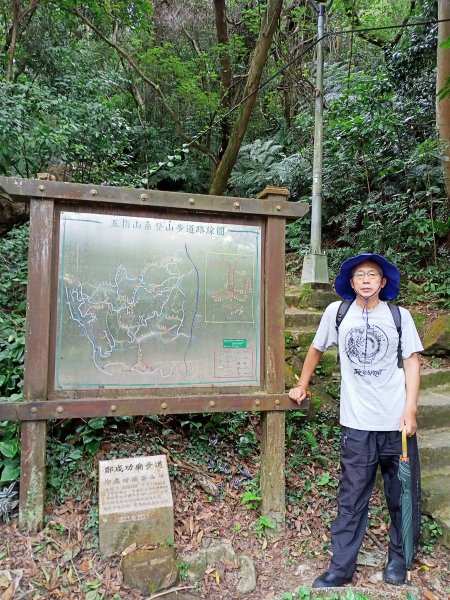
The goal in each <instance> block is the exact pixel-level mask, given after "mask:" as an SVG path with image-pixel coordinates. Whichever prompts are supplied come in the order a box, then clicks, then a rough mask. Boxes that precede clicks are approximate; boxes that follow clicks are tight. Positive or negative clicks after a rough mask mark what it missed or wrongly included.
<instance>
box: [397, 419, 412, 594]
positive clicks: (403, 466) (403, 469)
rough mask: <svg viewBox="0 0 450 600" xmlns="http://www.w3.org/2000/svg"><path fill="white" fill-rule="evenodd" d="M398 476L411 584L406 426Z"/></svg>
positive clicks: (409, 583)
mask: <svg viewBox="0 0 450 600" xmlns="http://www.w3.org/2000/svg"><path fill="white" fill-rule="evenodd" d="M398 478H399V479H400V484H401V492H400V507H401V513H402V545H403V556H404V558H405V564H406V571H407V576H406V581H407V584H408V585H411V565H412V560H413V515H412V513H413V510H412V504H413V503H412V495H411V466H410V464H409V458H408V446H407V441H406V427H404V428H403V431H402V454H401V456H400V462H399V467H398Z"/></svg>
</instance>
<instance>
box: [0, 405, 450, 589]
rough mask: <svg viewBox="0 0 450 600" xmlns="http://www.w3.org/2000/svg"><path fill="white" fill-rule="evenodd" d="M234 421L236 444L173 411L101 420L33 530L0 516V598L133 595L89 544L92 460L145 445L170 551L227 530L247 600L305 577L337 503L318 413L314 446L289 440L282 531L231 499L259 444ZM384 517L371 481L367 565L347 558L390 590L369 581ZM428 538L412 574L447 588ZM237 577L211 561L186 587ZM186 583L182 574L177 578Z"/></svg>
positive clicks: (212, 585) (423, 583) (446, 567)
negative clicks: (120, 424) (91, 449)
mask: <svg viewBox="0 0 450 600" xmlns="http://www.w3.org/2000/svg"><path fill="white" fill-rule="evenodd" d="M127 426H129V425H127ZM239 426H240V429H241V431H240V432H239V435H244V436H245V435H250V432H254V434H255V438H254V442H255V444H254V445H253V444H252V445H242V444H241V445H239V437H238V438H236V439H235V441H234V442H235V443H232V442H231V440H230V439H227V437H226V436H222V435H221V433H220V431H219V432H216V433H214V432H213V433H210V434H208V436H205V437H206V438H207V439H205V440H202V439H201V436H202V434H200V436H199V435H198V433H195V434H193V433H191V432H190V430H189V429H186V428H185V427H184V426H183V425H182V424H181V421H180V420H179V419H171V418H170V417H165V419H164V420H162V421H157V422H156V421H152V420H149V419H146V418H142V419H140V420H134V421H133V423H132V427H130V429H129V430H122V431H117V432H114V431H109V432H108V435H109V437H108V436H106V437H105V436H104V438H103V443H102V446H101V448H100V450H99V451H98V452H97V454H96V455H95V457H93V458H92V459H90V460H86V462H85V464H84V465H83V466H80V465H78V467H77V468H78V469H81V470H74V467H73V465H70V464H69V465H68V471H67V473H66V476H67V479H66V480H64V481H62V483H61V485H60V486H59V488H58V489H51V490H50V493H49V498H48V504H47V511H46V527H45V529H44V530H43V531H41V532H40V533H38V534H36V535H33V536H27V535H23V534H22V533H20V531H19V530H18V524H17V519H16V518H14V519H13V520H12V521H11V522H10V523H3V524H1V525H0V569H3V570H10V571H11V572H12V575H13V577H15V581H16V583H17V586H16V588H17V589H16V591H15V594H13V595H9V593H8V590H10V591H12V590H13V586H12V585H9V587H8V585H7V584H6V583H5V580H4V579H2V577H1V575H0V590H1V591H2V592H3V596H2V600H9V599H10V598H15V599H21V598H29V599H31V600H38V599H44V598H67V599H69V600H75V599H84V598H86V599H87V600H100V599H102V598H104V599H105V600H106V599H108V600H112V599H114V600H118V599H122V600H123V599H137V598H144V596H142V595H141V594H140V593H139V592H137V591H136V590H132V589H130V588H128V587H127V586H126V585H125V584H124V583H123V580H122V573H121V570H120V558H121V557H120V556H113V557H112V558H109V559H105V558H102V557H101V556H100V554H99V551H98V538H97V535H98V531H97V522H96V519H97V511H96V507H97V502H98V501H97V497H96V472H97V469H96V465H97V461H98V459H105V458H107V457H108V458H112V457H117V456H120V455H122V456H123V455H136V454H142V455H148V454H155V452H159V453H165V454H166V456H167V458H168V461H169V470H170V474H171V483H172V490H173V497H174V509H175V544H176V550H177V555H178V556H179V557H181V556H182V555H183V554H186V553H188V552H191V551H195V550H196V549H199V548H201V547H203V546H204V545H205V544H209V543H212V542H216V541H220V540H230V541H231V542H232V544H233V547H234V549H235V551H236V553H237V554H238V555H246V556H249V557H250V558H251V559H252V561H253V563H254V565H255V568H256V572H257V587H256V589H255V590H254V591H253V592H252V593H250V594H248V595H246V596H245V598H246V599H247V600H266V599H267V600H268V599H270V598H273V597H275V596H277V595H280V594H282V593H283V592H287V591H294V590H295V589H297V588H298V587H299V586H302V585H305V586H308V585H310V584H311V583H312V581H313V579H314V578H315V577H316V576H317V575H318V574H320V573H321V572H322V571H324V570H325V569H326V567H327V564H328V560H329V556H330V555H329V525H330V522H331V520H332V519H333V517H334V515H335V511H336V503H335V499H334V498H335V492H336V485H337V474H338V466H337V460H336V444H335V442H334V441H333V438H332V437H331V434H330V433H329V438H328V442H327V441H326V440H325V439H324V438H323V433H324V432H326V431H327V426H326V421H323V422H322V424H320V423H319V425H318V429H317V431H316V435H317V439H318V440H319V442H320V447H319V448H316V449H315V451H310V452H307V451H306V450H305V448H306V446H304V445H302V442H301V440H297V439H291V440H288V444H287V457H288V461H287V474H288V476H287V487H286V492H287V494H286V496H287V513H286V515H287V518H286V532H285V533H284V535H283V536H282V537H280V538H279V539H278V540H276V541H273V540H271V539H270V537H268V536H265V535H264V534H263V532H258V528H257V523H258V517H259V513H258V511H257V510H255V509H253V508H245V506H244V505H243V503H242V496H243V493H244V491H246V490H247V491H248V490H252V489H255V487H254V486H253V483H256V482H257V476H256V473H257V472H258V469H259V467H258V454H257V451H253V452H252V453H251V454H250V453H249V449H253V450H257V442H258V436H259V417H258V416H256V415H248V416H246V417H242V420H241V421H240V422H239ZM310 427H314V426H311V424H310ZM198 431H200V432H201V431H202V428H201V427H199V429H198ZM311 433H313V434H314V429H311ZM294 437H295V436H294ZM236 440H237V442H238V443H237V444H236ZM169 449H170V450H169ZM302 453H303V455H302ZM308 454H309V455H308ZM302 456H303V458H302ZM181 457H182V458H181ZM212 492H213V493H214V494H213V493H212ZM216 492H217V494H216ZM387 523H388V518H387V515H386V511H385V509H384V502H383V494H382V492H381V491H380V490H379V489H378V487H377V489H376V490H375V491H374V494H373V497H372V501H371V512H370V526H369V528H368V532H367V535H366V538H365V541H364V547H363V550H364V554H365V555H366V558H368V559H370V560H369V562H371V561H372V562H374V563H375V565H374V566H364V565H360V566H358V569H357V573H356V575H355V578H354V583H355V584H356V585H359V586H362V587H365V588H372V589H377V590H380V591H381V590H386V591H392V588H391V586H389V585H387V584H384V583H383V582H381V581H380V572H381V569H382V563H383V560H384V558H385V549H386V546H387V535H388V525H387ZM428 533H430V531H429V532H428ZM431 546H432V544H431ZM431 546H430V544H429V545H428V547H427V546H424V547H422V548H421V549H420V551H419V553H418V555H417V557H416V559H415V561H414V565H413V582H414V584H415V585H417V586H419V588H420V590H421V593H422V595H423V596H422V597H423V598H426V599H427V600H444V599H446V598H448V597H449V592H450V552H449V551H448V550H446V549H445V548H444V547H441V546H436V547H435V548H434V549H433V548H431ZM430 550H431V552H430ZM2 581H3V588H2V587H1V586H2ZM236 584H237V565H236V564H232V563H219V564H214V565H209V568H208V569H207V573H206V575H205V577H204V578H203V579H202V580H201V581H200V582H199V583H198V584H197V585H196V586H195V589H192V587H191V589H187V590H186V593H189V594H195V595H196V597H198V598H202V599H205V600H219V599H222V598H223V599H230V600H234V599H236V600H237V599H238V598H240V599H242V596H241V595H239V594H238V593H237V592H236ZM190 586H192V584H190V583H189V582H187V581H183V580H182V581H180V582H179V583H178V584H177V587H180V588H189V587H190ZM155 597H156V596H155ZM162 597H163V598H164V596H162ZM169 598H170V596H169Z"/></svg>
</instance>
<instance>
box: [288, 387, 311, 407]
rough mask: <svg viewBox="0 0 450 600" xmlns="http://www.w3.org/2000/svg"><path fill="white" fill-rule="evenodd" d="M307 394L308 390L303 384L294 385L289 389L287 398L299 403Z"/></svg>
mask: <svg viewBox="0 0 450 600" xmlns="http://www.w3.org/2000/svg"><path fill="white" fill-rule="evenodd" d="M307 396H308V390H307V388H306V387H305V386H304V385H296V386H294V387H293V388H291V389H290V390H289V398H290V399H291V400H294V402H297V404H301V403H302V402H303V400H304V399H305V398H306V397H307Z"/></svg>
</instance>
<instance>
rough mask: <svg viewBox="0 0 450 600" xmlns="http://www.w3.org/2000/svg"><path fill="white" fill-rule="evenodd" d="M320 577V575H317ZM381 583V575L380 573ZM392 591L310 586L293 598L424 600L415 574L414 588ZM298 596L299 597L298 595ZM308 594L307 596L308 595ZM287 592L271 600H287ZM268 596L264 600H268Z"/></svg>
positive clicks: (293, 595) (322, 599)
mask: <svg viewBox="0 0 450 600" xmlns="http://www.w3.org/2000/svg"><path fill="white" fill-rule="evenodd" d="M317 575H320V573H317ZM380 581H381V573H380ZM391 587H392V588H393V589H392V591H389V592H388V591H386V590H375V589H373V588H365V587H356V586H352V585H346V586H345V587H338V588H336V587H335V588H326V589H324V588H311V587H309V586H301V587H299V588H297V589H296V590H293V591H291V595H292V598H310V600H315V599H316V598H317V600H326V599H334V598H342V600H345V598H365V599H366V600H408V598H422V597H423V596H422V592H421V589H420V588H418V587H416V586H415V585H414V574H413V585H412V586H406V585H404V586H403V585H402V586H398V587H397V588H395V589H394V586H391ZM297 594H298V595H297ZM306 594H307V595H306ZM286 597H287V596H286V592H284V593H283V594H282V595H280V596H275V597H273V596H270V598H271V600H285V598H286ZM266 598H267V597H266V596H265V597H264V599H263V600H266Z"/></svg>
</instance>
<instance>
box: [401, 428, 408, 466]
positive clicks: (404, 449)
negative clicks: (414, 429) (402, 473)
mask: <svg viewBox="0 0 450 600" xmlns="http://www.w3.org/2000/svg"><path fill="white" fill-rule="evenodd" d="M402 458H408V441H407V439H406V425H404V426H403V429H402Z"/></svg>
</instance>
